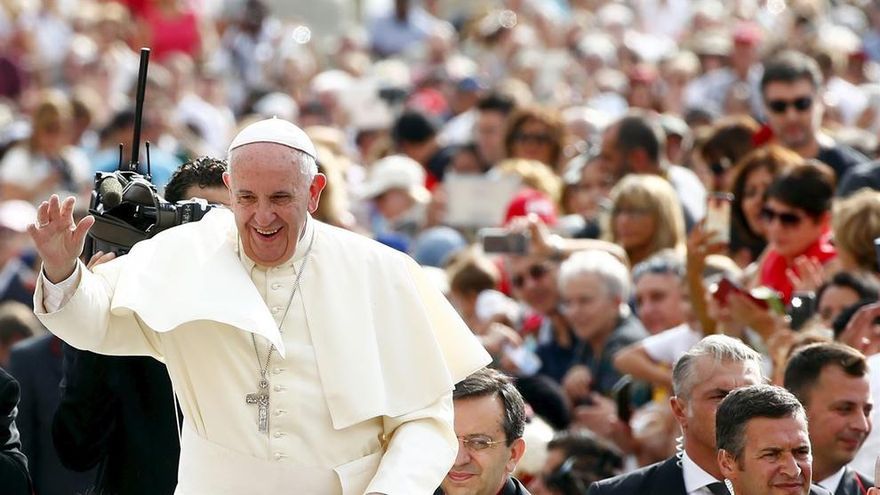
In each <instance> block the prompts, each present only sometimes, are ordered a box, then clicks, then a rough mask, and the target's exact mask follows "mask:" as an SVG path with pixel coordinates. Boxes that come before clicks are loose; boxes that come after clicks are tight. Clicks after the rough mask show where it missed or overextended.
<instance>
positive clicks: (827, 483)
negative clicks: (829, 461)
mask: <svg viewBox="0 0 880 495" xmlns="http://www.w3.org/2000/svg"><path fill="white" fill-rule="evenodd" d="M844 473H846V466H843V467H842V468H840V469H838V470H837V472H836V473H834V474H832V475H831V476H829V477H827V478H825V479H824V480H822V481H820V482H818V483H816V484H817V485H819V486H821V487H822V488H824V489H826V490H828V491H829V492H831V493H836V492H837V487H838V486H839V485H840V480H842V479H843V475H844Z"/></svg>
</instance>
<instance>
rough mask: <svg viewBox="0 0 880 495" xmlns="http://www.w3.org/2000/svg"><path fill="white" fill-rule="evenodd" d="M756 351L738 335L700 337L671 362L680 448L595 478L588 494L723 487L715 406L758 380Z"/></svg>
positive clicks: (659, 493) (673, 494)
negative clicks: (633, 467) (649, 461)
mask: <svg viewBox="0 0 880 495" xmlns="http://www.w3.org/2000/svg"><path fill="white" fill-rule="evenodd" d="M763 380H764V377H763V374H762V372H761V356H760V354H758V353H756V352H755V351H753V350H752V349H750V348H748V347H747V346H746V345H745V344H743V343H742V342H741V341H739V340H737V339H734V338H731V337H726V336H723V335H711V336H708V337H705V338H704V339H703V340H701V341H700V342H699V343H697V344H696V345H694V347H692V348H691V349H690V350H689V351H688V352H687V353H686V354H685V355H684V356H682V357H681V358H680V359H679V360H678V362H677V363H676V365H675V369H674V370H673V372H672V382H673V390H674V393H675V396H673V397H672V398H671V399H670V405H671V407H672V413H673V415H674V416H675V419H676V421H678V424H679V425H680V426H681V430H682V433H683V438H684V442H683V447H684V448H683V451H682V452H681V453H680V454H679V455H676V456H673V457H671V458H669V459H667V460H665V461H662V462H659V463H657V464H653V465H651V466H647V467H644V468H642V469H639V470H636V471H633V472H632V473H628V474H624V475H621V476H616V477H614V478H610V479H607V480H602V481H598V482H596V483H593V485H592V486H590V489H589V491H588V492H587V493H588V494H589V495H630V494H636V493H638V494H640V495H716V494H721V493H724V492H722V491H720V490H721V489H723V485H722V483H721V480H722V479H723V477H722V476H721V471H720V469H719V467H718V464H717V462H716V460H715V458H716V454H715V410H716V408H717V407H718V403H719V402H720V401H721V399H723V398H724V396H726V395H727V394H728V393H730V391H732V390H734V389H737V388H739V387H744V386H746V385H752V384H756V383H761V382H762V381H763Z"/></svg>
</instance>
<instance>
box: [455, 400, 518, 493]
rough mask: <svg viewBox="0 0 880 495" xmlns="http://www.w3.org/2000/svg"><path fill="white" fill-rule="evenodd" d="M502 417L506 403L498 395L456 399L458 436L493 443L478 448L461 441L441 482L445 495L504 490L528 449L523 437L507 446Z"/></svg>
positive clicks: (456, 430)
mask: <svg viewBox="0 0 880 495" xmlns="http://www.w3.org/2000/svg"><path fill="white" fill-rule="evenodd" d="M503 418H504V403H503V401H502V400H501V398H500V397H499V396H498V395H497V394H495V395H488V396H483V397H472V398H463V399H458V400H456V401H455V434H456V436H458V437H459V439H467V440H486V441H487V442H489V443H490V445H489V446H488V447H486V448H484V449H482V450H477V449H474V448H472V447H470V446H466V445H465V444H464V443H463V442H461V441H459V443H458V455H456V457H455V464H453V466H452V468H451V469H450V470H449V473H448V474H447V475H446V478H444V479H443V482H442V483H441V484H440V487H441V488H442V489H443V493H444V494H446V495H495V494H497V493H498V491H499V490H501V487H502V485H503V484H504V482H505V481H506V480H507V477H508V476H509V475H510V473H512V472H513V470H514V468H516V464H517V462H519V460H520V458H521V457H522V455H523V453H524V452H525V441H523V439H522V438H517V439H516V440H514V441H513V442H511V444H510V445H507V441H506V437H505V435H504V428H503V423H502V422H503ZM493 442H498V443H493Z"/></svg>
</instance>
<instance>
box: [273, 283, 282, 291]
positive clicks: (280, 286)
mask: <svg viewBox="0 0 880 495" xmlns="http://www.w3.org/2000/svg"><path fill="white" fill-rule="evenodd" d="M282 287H284V286H283V285H281V284H272V290H278V289H280V288H282Z"/></svg>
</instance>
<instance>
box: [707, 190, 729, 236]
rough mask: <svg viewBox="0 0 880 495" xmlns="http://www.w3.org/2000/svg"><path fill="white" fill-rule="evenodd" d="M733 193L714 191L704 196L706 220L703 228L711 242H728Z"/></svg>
mask: <svg viewBox="0 0 880 495" xmlns="http://www.w3.org/2000/svg"><path fill="white" fill-rule="evenodd" d="M732 203H733V194H730V193H723V192H715V193H710V194H709V195H708V197H707V198H706V221H705V223H704V225H703V229H704V230H705V232H706V233H707V234H709V235H710V236H711V237H710V240H711V242H720V243H724V244H730V211H731V208H730V207H731V204H732Z"/></svg>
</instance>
